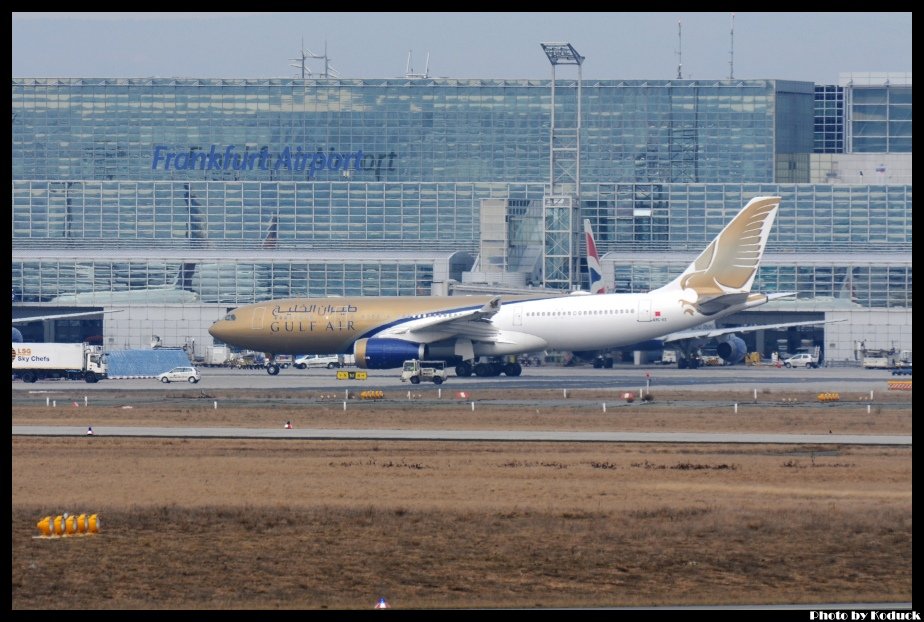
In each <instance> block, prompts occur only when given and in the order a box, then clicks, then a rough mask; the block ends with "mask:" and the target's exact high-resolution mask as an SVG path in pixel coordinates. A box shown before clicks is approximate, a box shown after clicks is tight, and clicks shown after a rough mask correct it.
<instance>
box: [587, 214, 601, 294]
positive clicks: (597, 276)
mask: <svg viewBox="0 0 924 622" xmlns="http://www.w3.org/2000/svg"><path fill="white" fill-rule="evenodd" d="M584 241H585V242H586V243H587V277H588V279H589V281H590V283H589V285H590V290H589V291H590V293H591V294H604V293H606V287H605V286H604V285H603V268H602V266H601V265H600V256H599V255H598V254H597V244H596V243H595V242H594V232H593V229H591V227H590V220H588V219H586V218H585V219H584Z"/></svg>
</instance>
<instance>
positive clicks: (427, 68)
mask: <svg viewBox="0 0 924 622" xmlns="http://www.w3.org/2000/svg"><path fill="white" fill-rule="evenodd" d="M412 52H413V50H408V51H407V68H406V69H405V70H404V77H405V78H429V77H430V52H427V64H426V65H425V66H424V72H423V73H414V68H413V67H411V53H412Z"/></svg>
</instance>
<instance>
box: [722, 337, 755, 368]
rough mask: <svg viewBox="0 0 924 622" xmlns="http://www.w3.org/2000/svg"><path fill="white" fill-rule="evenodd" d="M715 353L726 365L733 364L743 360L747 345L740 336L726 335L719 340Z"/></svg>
mask: <svg viewBox="0 0 924 622" xmlns="http://www.w3.org/2000/svg"><path fill="white" fill-rule="evenodd" d="M716 353H717V354H718V355H719V356H720V357H721V358H722V360H723V361H725V363H726V364H727V365H735V364H737V363H740V362H741V361H743V360H744V357H745V355H746V354H747V353H748V347H747V345H746V344H745V343H744V339H742V338H741V337H738V336H736V335H727V336H725V337H724V339H723V340H722V341H721V342H719V345H718V346H717V347H716Z"/></svg>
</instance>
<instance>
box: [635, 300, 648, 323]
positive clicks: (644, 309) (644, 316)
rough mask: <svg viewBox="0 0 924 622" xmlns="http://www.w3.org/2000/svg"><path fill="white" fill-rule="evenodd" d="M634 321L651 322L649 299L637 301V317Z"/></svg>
mask: <svg viewBox="0 0 924 622" xmlns="http://www.w3.org/2000/svg"><path fill="white" fill-rule="evenodd" d="M636 319H637V321H639V322H650V321H651V298H642V299H641V300H639V301H638V315H637V316H636Z"/></svg>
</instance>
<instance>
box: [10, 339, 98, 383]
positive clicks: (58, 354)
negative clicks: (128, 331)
mask: <svg viewBox="0 0 924 622" xmlns="http://www.w3.org/2000/svg"><path fill="white" fill-rule="evenodd" d="M107 375H108V366H107V364H106V355H105V354H104V353H103V348H102V346H91V345H88V344H85V343H14V344H13V378H16V377H19V378H21V379H22V381H23V382H35V381H36V380H41V379H42V378H68V379H70V380H80V379H81V378H82V379H83V380H86V381H87V382H91V383H92V382H97V381H98V380H100V379H102V378H106V377H107Z"/></svg>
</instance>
